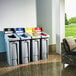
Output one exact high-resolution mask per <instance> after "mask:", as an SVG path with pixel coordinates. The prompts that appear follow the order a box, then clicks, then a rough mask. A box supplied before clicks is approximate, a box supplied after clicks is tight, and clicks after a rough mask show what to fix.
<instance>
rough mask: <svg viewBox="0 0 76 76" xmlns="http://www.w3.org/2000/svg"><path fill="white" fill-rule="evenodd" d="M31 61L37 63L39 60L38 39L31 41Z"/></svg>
mask: <svg viewBox="0 0 76 76" xmlns="http://www.w3.org/2000/svg"><path fill="white" fill-rule="evenodd" d="M30 50H31V53H30V54H31V57H30V58H31V61H38V60H39V59H40V39H32V40H31V49H30Z"/></svg>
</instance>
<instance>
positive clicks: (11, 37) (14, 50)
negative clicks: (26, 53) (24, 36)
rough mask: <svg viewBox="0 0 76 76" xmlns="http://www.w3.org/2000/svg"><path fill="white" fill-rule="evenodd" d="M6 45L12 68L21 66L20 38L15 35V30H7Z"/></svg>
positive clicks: (5, 31)
mask: <svg viewBox="0 0 76 76" xmlns="http://www.w3.org/2000/svg"><path fill="white" fill-rule="evenodd" d="M4 33H5V45H6V53H7V61H8V64H9V65H11V66H15V65H18V64H19V40H20V39H19V37H18V36H17V35H16V34H15V33H14V29H13V28H5V29H4Z"/></svg>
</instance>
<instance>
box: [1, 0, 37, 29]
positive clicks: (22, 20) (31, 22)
mask: <svg viewBox="0 0 76 76" xmlns="http://www.w3.org/2000/svg"><path fill="white" fill-rule="evenodd" d="M36 25H37V23H36V0H0V30H2V29H1V28H4V27H26V26H36Z"/></svg>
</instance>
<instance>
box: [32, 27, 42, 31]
mask: <svg viewBox="0 0 76 76" xmlns="http://www.w3.org/2000/svg"><path fill="white" fill-rule="evenodd" d="M42 30H43V28H42V27H35V28H33V32H42Z"/></svg>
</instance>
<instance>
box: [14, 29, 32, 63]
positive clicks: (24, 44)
mask: <svg viewBox="0 0 76 76" xmlns="http://www.w3.org/2000/svg"><path fill="white" fill-rule="evenodd" d="M15 33H16V34H17V35H18V37H19V38H20V63H21V64H24V63H28V62H29V61H30V39H31V37H30V36H29V35H27V34H26V33H25V30H24V28H15Z"/></svg>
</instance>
